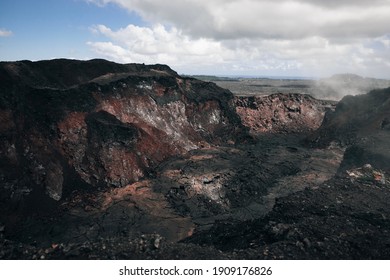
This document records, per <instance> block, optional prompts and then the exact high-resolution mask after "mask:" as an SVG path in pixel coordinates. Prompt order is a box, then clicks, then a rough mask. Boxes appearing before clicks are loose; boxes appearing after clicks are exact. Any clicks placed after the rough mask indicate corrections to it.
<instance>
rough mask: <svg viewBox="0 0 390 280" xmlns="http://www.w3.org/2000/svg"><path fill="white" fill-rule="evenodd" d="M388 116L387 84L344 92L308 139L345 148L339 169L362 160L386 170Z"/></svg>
mask: <svg viewBox="0 0 390 280" xmlns="http://www.w3.org/2000/svg"><path fill="white" fill-rule="evenodd" d="M389 119H390V88H387V89H381V90H374V91H371V92H369V93H367V94H364V95H357V96H346V97H344V98H343V99H342V100H341V101H340V102H339V103H338V104H337V106H336V109H335V110H334V111H333V112H328V113H327V114H326V115H325V118H324V122H323V123H322V125H321V127H320V128H319V129H318V130H317V131H315V132H314V133H313V134H312V135H311V136H310V137H309V138H308V139H309V141H311V143H312V145H314V146H317V147H327V146H329V145H335V144H336V145H341V146H344V147H345V148H346V152H345V155H344V161H343V163H342V164H341V166H340V172H344V171H345V170H347V169H349V168H356V167H359V166H362V165H364V164H371V165H373V166H374V167H375V168H380V169H384V170H389V168H390V166H389V162H390V149H389V141H390V130H389V129H388V123H389Z"/></svg>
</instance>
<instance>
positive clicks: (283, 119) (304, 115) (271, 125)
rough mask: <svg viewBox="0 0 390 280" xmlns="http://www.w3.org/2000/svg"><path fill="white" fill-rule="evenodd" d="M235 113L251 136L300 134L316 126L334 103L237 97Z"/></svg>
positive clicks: (301, 96)
mask: <svg viewBox="0 0 390 280" xmlns="http://www.w3.org/2000/svg"><path fill="white" fill-rule="evenodd" d="M235 104H236V111H237V114H238V115H239V116H240V117H241V120H242V123H243V124H244V125H245V126H247V127H249V128H250V131H251V133H253V134H257V133H264V132H266V133H300V132H307V131H314V130H316V129H317V128H319V127H320V125H321V123H322V120H323V117H324V115H325V112H326V111H328V110H332V109H333V108H334V105H335V102H332V101H323V100H317V99H315V98H313V97H311V96H310V95H304V94H294V93H291V94H281V93H278V94H272V95H268V96H249V97H248V96H237V97H235Z"/></svg>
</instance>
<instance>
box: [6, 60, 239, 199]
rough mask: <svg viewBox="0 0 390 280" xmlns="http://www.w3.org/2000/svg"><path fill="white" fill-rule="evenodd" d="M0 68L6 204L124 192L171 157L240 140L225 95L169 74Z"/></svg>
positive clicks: (104, 68)
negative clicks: (89, 191)
mask: <svg viewBox="0 0 390 280" xmlns="http://www.w3.org/2000/svg"><path fill="white" fill-rule="evenodd" d="M0 68H1V69H0V72H1V73H2V75H1V78H0V82H1V83H0V90H1V97H0V98H1V99H0V120H1V122H0V132H1V136H2V141H1V145H0V152H1V154H0V160H1V163H2V165H1V169H2V173H3V174H4V175H3V176H4V177H5V179H4V180H5V181H7V182H8V184H12V186H8V188H7V190H9V193H7V194H5V195H4V197H7V195H10V194H11V193H15V192H16V193H20V195H21V196H26V197H27V196H28V195H29V194H30V193H37V192H38V193H39V192H41V193H45V194H46V195H47V196H48V197H50V198H52V199H54V200H60V199H61V198H62V197H63V195H64V194H66V193H69V192H70V191H72V190H74V189H77V188H80V187H82V186H84V187H85V186H87V187H88V186H89V187H103V188H104V187H123V186H126V185H128V184H130V183H133V182H136V181H138V180H140V179H141V178H144V177H145V176H147V175H148V174H149V173H150V172H153V168H154V167H156V166H157V165H158V164H159V163H161V162H162V161H163V160H165V159H167V158H169V157H171V156H176V155H181V154H184V153H186V152H188V151H190V150H193V149H197V148H199V147H207V146H210V145H212V144H217V143H224V142H227V141H229V140H230V141H235V140H236V138H237V136H240V135H244V134H245V131H246V130H245V128H244V127H243V126H242V125H241V122H240V120H239V118H238V116H237V115H236V114H235V111H234V107H233V106H232V102H231V100H232V98H233V96H232V94H231V93H230V92H228V91H225V90H223V89H221V88H218V87H217V86H215V85H214V84H211V83H205V82H201V81H198V80H194V79H190V78H182V77H180V76H178V75H177V74H176V73H175V72H174V71H172V70H171V69H170V68H169V67H167V66H163V65H152V66H145V65H136V64H127V65H120V64H115V63H111V62H107V61H103V60H92V61H86V62H81V61H72V60H53V61H41V62H35V63H33V62H29V61H21V62H15V63H1V64H0ZM10 182H12V183H10ZM21 186H23V187H21Z"/></svg>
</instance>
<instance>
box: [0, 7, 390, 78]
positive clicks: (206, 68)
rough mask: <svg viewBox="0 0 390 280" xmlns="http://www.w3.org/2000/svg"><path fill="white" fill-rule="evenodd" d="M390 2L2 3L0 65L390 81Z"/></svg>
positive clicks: (0, 8) (0, 10)
mask: <svg viewBox="0 0 390 280" xmlns="http://www.w3.org/2000/svg"><path fill="white" fill-rule="evenodd" d="M389 15H390V0H327V1H322V0H169V1H167V0H34V1H31V0H1V1H0V61H15V60H23V59H28V60H33V61H35V60H42V59H53V58H72V59H82V60H87V59H92V58H104V59H107V60H111V61H115V62H119V63H133V62H135V63H145V64H155V63H162V64H168V65H169V66H170V67H171V68H173V69H174V70H175V71H177V72H179V73H182V74H208V75H236V76H240V75H242V76H244V75H251V76H302V77H327V76H331V75H333V74H338V73H354V74H358V75H362V76H365V77H376V78H386V79H390V16H389Z"/></svg>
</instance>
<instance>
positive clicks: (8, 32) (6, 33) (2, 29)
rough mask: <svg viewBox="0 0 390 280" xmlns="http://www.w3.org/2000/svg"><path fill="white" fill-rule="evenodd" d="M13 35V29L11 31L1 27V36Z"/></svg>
mask: <svg viewBox="0 0 390 280" xmlns="http://www.w3.org/2000/svg"><path fill="white" fill-rule="evenodd" d="M11 35H12V31H9V30H7V29H5V28H0V37H8V36H11Z"/></svg>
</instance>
